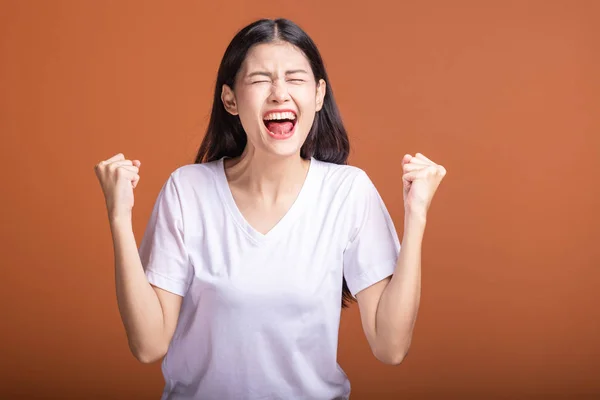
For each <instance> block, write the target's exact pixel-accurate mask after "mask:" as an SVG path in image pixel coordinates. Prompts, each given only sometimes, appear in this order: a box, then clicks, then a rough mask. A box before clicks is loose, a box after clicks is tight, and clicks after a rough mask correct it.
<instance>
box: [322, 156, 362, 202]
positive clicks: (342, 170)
mask: <svg viewBox="0 0 600 400" xmlns="http://www.w3.org/2000/svg"><path fill="white" fill-rule="evenodd" d="M317 164H318V168H319V169H320V170H321V171H322V174H321V176H322V182H323V189H327V190H333V191H336V192H337V191H339V192H342V193H343V194H344V195H346V196H351V195H359V194H360V193H362V192H363V191H364V190H368V189H369V188H370V187H371V186H373V183H372V181H371V179H370V178H369V175H368V174H367V172H366V171H364V170H363V169H362V168H359V167H357V166H353V165H339V164H333V163H329V162H326V161H319V160H317Z"/></svg>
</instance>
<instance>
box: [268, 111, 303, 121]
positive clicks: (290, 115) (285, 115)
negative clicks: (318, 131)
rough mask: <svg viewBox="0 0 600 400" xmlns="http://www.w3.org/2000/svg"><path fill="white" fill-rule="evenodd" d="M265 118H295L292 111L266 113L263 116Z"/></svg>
mask: <svg viewBox="0 0 600 400" xmlns="http://www.w3.org/2000/svg"><path fill="white" fill-rule="evenodd" d="M265 119H266V120H274V119H296V115H295V114H294V113H293V112H289V111H288V112H273V113H270V114H267V116H266V117H265Z"/></svg>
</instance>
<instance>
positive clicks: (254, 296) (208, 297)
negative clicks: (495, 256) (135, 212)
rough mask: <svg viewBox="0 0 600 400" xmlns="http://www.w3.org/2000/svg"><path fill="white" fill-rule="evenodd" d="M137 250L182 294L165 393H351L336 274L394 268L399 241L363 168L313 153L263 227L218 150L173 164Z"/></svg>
mask: <svg viewBox="0 0 600 400" xmlns="http://www.w3.org/2000/svg"><path fill="white" fill-rule="evenodd" d="M139 251H140V257H141V260H142V264H143V266H144V269H145V272H146V276H147V278H148V281H149V282H150V283H151V284H153V285H155V286H157V287H159V288H162V289H164V290H167V291H169V292H173V293H176V294H178V295H181V296H183V297H184V298H183V303H182V306H181V311H180V315H179V320H178V323H177V328H176V330H175V334H174V335H173V338H172V340H171V343H170V345H169V349H168V352H167V354H166V356H165V358H164V359H163V362H162V371H163V374H164V377H165V388H164V392H163V396H162V399H202V400H211V399H214V400H229V399H235V400H239V399H252V400H258V399H261V400H262V399H264V400H266V399H269V400H271V399H286V400H289V399H310V400H318V399H323V400H332V399H348V397H349V394H350V383H349V381H348V378H347V376H346V374H345V373H344V371H343V370H342V369H341V367H340V366H339V365H338V363H337V347H338V331H339V322H340V311H341V298H342V277H345V278H346V282H347V284H348V287H349V289H350V291H351V293H352V295H355V294H356V293H357V292H359V291H360V290H362V289H364V288H366V287H368V286H370V285H372V284H374V283H376V282H378V281H380V280H382V279H384V278H386V277H388V276H390V275H392V274H393V272H394V268H395V265H396V261H397V259H398V253H399V251H400V243H399V240H398V236H397V233H396V230H395V228H394V224H393V222H392V220H391V218H390V215H389V213H388V211H387V209H386V207H385V205H384V203H383V201H382V200H381V197H380V196H379V194H378V192H377V190H376V189H375V187H374V186H373V184H372V182H371V180H370V179H369V178H368V176H367V174H366V173H365V172H364V171H362V170H361V169H359V168H357V167H352V166H347V165H336V164H332V163H326V162H322V161H318V160H316V159H314V158H312V159H311V163H310V167H309V171H308V174H307V177H306V181H305V182H304V184H303V186H302V189H301V191H300V193H299V195H298V198H297V199H296V201H295V202H294V204H293V205H292V207H291V208H290V210H289V211H288V212H287V214H286V215H285V216H284V217H283V218H282V219H281V220H280V221H279V223H277V225H276V226H275V227H274V228H273V229H272V230H271V231H269V232H268V233H267V234H266V235H263V234H261V233H259V232H258V231H256V230H255V229H253V228H252V226H250V224H249V223H248V222H247V221H246V220H245V219H244V217H243V215H242V214H241V212H240V211H239V209H238V208H237V206H236V203H235V201H234V198H233V196H232V194H231V191H230V188H229V184H228V182H227V179H226V176H225V171H224V163H223V159H220V160H218V161H214V162H210V163H204V164H190V165H185V166H183V167H180V168H178V169H177V170H175V171H174V172H173V173H172V174H171V175H170V177H169V178H168V180H167V181H166V183H165V184H164V186H163V187H162V189H161V191H160V193H159V195H158V198H157V200H156V203H155V205H154V209H153V212H152V214H151V217H150V221H149V223H148V226H147V228H146V231H145V234H144V238H143V240H142V242H141V245H140V249H139Z"/></svg>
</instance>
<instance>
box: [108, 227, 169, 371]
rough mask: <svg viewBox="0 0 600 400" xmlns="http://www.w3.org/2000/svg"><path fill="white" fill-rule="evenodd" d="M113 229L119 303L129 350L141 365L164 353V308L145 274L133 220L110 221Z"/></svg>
mask: <svg viewBox="0 0 600 400" xmlns="http://www.w3.org/2000/svg"><path fill="white" fill-rule="evenodd" d="M110 226H111V232H112V235H113V244H114V254H115V283H116V293H117V303H118V307H119V312H120V314H121V319H122V321H123V325H124V327H125V331H126V333H127V339H128V341H129V347H130V349H131V351H132V353H133V354H134V356H135V357H136V358H138V359H139V360H140V361H149V360H151V359H153V358H155V357H156V356H157V355H158V354H160V353H161V352H164V351H163V350H164V349H163V348H162V347H164V345H165V343H164V340H163V336H164V320H163V312H162V308H161V304H160V302H159V299H158V296H157V295H156V292H155V291H154V289H153V288H152V286H151V285H150V283H149V282H148V279H147V278H146V276H145V274H144V270H143V267H142V263H141V260H140V256H139V253H138V249H137V245H136V241H135V236H134V234H133V228H132V224H131V219H127V218H124V219H111V220H110Z"/></svg>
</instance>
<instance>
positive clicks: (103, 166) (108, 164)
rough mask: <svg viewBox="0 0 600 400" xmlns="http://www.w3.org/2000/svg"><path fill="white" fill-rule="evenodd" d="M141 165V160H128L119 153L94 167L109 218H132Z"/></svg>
mask: <svg viewBox="0 0 600 400" xmlns="http://www.w3.org/2000/svg"><path fill="white" fill-rule="evenodd" d="M140 165H141V163H140V161H139V160H127V159H125V156H124V155H123V154H121V153H119V154H117V155H115V156H113V157H111V158H109V159H108V160H104V161H100V162H99V163H98V164H97V165H96V166H95V167H94V170H95V171H96V176H97V177H98V180H99V181H100V186H102V191H103V192H104V198H105V200H106V208H107V210H108V216H109V218H120V217H125V218H131V210H132V208H133V189H135V187H136V186H137V184H138V182H139V181H140V175H139V171H140Z"/></svg>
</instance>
